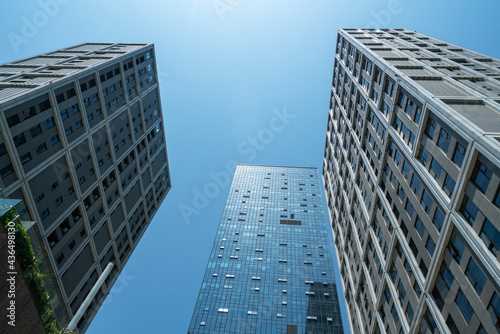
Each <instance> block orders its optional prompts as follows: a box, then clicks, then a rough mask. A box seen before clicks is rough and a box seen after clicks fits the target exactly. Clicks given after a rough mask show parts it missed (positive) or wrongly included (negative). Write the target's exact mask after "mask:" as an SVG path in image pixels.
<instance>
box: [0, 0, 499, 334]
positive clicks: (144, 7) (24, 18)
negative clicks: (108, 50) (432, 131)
mask: <svg viewBox="0 0 500 334" xmlns="http://www.w3.org/2000/svg"><path fill="white" fill-rule="evenodd" d="M1 9H2V14H3V15H2V20H1V21H0V39H1V42H0V45H1V50H2V52H1V53H0V63H4V62H8V61H13V60H16V59H20V58H24V57H28V56H32V55H35V54H39V53H43V52H48V51H52V50H56V49H59V48H64V47H68V46H71V45H75V44H79V43H84V42H151V43H155V48H156V57H157V64H158V70H159V77H160V89H161V102H162V107H163V116H164V122H165V131H166V139H167V147H168V156H169V163H170V172H171V176H172V186H173V187H172V190H171V191H170V193H169V195H168V196H167V198H166V200H165V201H164V203H163V205H162V207H161V208H160V210H159V211H158V213H157V215H156V217H155V218H154V220H153V222H152V224H151V225H150V227H149V229H148V230H147V231H146V233H145V234H144V236H143V238H142V240H141V242H140V244H139V246H138V247H137V249H136V250H135V252H134V253H133V255H132V257H131V258H130V260H129V262H128V264H127V266H126V267H125V272H124V274H123V275H122V277H121V278H120V279H119V280H118V281H117V283H116V284H115V286H114V288H113V290H112V291H111V294H110V296H108V300H107V302H106V303H105V305H104V306H103V307H102V308H101V310H100V312H99V314H98V315H97V316H96V318H95V319H94V321H93V323H92V325H91V327H90V329H89V330H88V333H91V334H97V333H151V332H155V333H156V332H158V333H186V332H187V328H188V325H189V321H190V318H191V314H192V311H193V308H194V305H195V300H196V296H197V294H198V290H199V287H200V284H201V280H202V276H203V273H204V270H205V266H206V262H207V260H208V255H209V252H210V249H211V247H212V243H213V238H214V236H215V233H216V229H217V226H218V222H219V218H220V215H221V213H222V208H223V205H224V201H225V199H226V193H227V190H228V186H227V184H228V183H229V180H226V178H225V177H226V176H227V175H228V174H229V173H228V172H227V171H226V169H227V166H228V164H229V165H230V166H229V167H231V164H232V162H233V161H236V162H241V163H255V164H275V165H297V166H316V167H318V168H320V169H321V165H322V156H323V147H324V142H325V133H326V121H327V113H328V105H329V97H330V85H331V77H332V69H333V60H334V52H335V41H336V38H337V34H336V31H337V29H338V28H341V27H346V28H347V27H351V28H352V27H359V28H363V27H380V28H407V29H411V30H416V31H418V32H420V33H423V34H426V35H430V36H432V37H436V38H439V39H442V40H444V41H446V42H449V43H453V44H457V45H459V46H462V47H466V48H469V49H473V50H476V51H479V52H482V53H485V54H487V55H489V56H493V57H497V58H500V45H499V43H498V42H497V41H498V33H499V32H500V21H499V20H498V13H499V12H500V2H498V1H492V0H490V1H475V2H470V1H440V2H438V1H429V0H420V1H415V0H414V1H410V0H390V1H373V0H371V1H369V0H356V1H350V2H347V1H326V0H316V1H305V0H304V1H302V0H301V1H299V0H286V1H285V0H273V1H269V0H267V1H266V0H169V1H160V0H156V1H143V2H137V1H95V0H88V1H85V2H83V1H76V0H64V1H63V0H59V2H57V1H56V0H42V1H40V2H38V1H33V0H23V1H22V2H21V1H17V2H15V3H14V2H9V3H3V4H2V8H1ZM44 10H45V11H46V12H48V13H49V14H50V15H45V16H44V15H43V14H40V12H42V11H44ZM26 22H36V23H37V24H38V27H36V30H32V31H29V32H28V34H26V31H24V33H25V34H24V35H23V26H24V25H26ZM16 35H17V36H16ZM14 38H16V39H15V40H14ZM20 38H21V39H20ZM13 40H14V42H13ZM277 115H281V116H280V117H281V118H279V120H280V121H281V123H279V122H278V121H276V120H275V121H273V119H274V118H276V117H279V116H277ZM283 115H288V116H283ZM273 124H274V126H273ZM276 124H278V125H283V126H279V127H276V126H275V125H276ZM272 129H273V130H272ZM252 147H253V148H252ZM229 172H230V173H232V169H231V168H229ZM214 175H218V178H217V177H216V179H218V182H219V183H216V182H215V181H214ZM214 184H218V185H217V186H215V187H214V186H213V185H214ZM205 191H208V194H209V195H210V196H209V197H210V198H206V200H203V199H202V198H200V196H198V197H197V196H196V194H197V193H204V192H205ZM193 200H195V201H194V202H193ZM183 213H184V214H183Z"/></svg>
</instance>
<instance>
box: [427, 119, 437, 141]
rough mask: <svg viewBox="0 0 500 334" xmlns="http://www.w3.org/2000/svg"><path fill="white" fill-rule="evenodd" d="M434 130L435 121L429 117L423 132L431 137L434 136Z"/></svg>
mask: <svg viewBox="0 0 500 334" xmlns="http://www.w3.org/2000/svg"><path fill="white" fill-rule="evenodd" d="M435 131H436V121H435V120H433V119H432V118H429V120H428V121H427V126H426V128H425V133H426V134H427V135H428V136H429V137H430V138H431V139H432V138H433V137H434V132H435Z"/></svg>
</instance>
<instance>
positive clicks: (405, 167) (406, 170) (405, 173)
mask: <svg viewBox="0 0 500 334" xmlns="http://www.w3.org/2000/svg"><path fill="white" fill-rule="evenodd" d="M410 171H411V168H410V165H408V164H407V163H406V161H405V162H403V168H402V170H401V173H402V174H403V176H404V177H405V179H407V178H408V176H409V175H410Z"/></svg>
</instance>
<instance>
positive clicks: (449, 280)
mask: <svg viewBox="0 0 500 334" xmlns="http://www.w3.org/2000/svg"><path fill="white" fill-rule="evenodd" d="M440 273H441V276H442V277H443V281H444V282H445V283H446V286H447V287H448V290H450V289H451V285H452V284H453V281H454V280H455V276H453V274H452V272H451V270H450V268H449V267H448V266H447V265H446V264H445V263H443V264H442V265H441V269H440Z"/></svg>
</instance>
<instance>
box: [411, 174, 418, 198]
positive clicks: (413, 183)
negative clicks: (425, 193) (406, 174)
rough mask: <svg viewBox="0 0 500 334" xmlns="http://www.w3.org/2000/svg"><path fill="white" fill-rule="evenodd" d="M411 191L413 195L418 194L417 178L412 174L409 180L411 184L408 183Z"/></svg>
mask: <svg viewBox="0 0 500 334" xmlns="http://www.w3.org/2000/svg"><path fill="white" fill-rule="evenodd" d="M410 187H411V190H413V192H414V193H415V195H417V194H418V190H419V189H420V181H419V180H418V177H417V176H416V175H415V174H413V176H412V178H411V183H410Z"/></svg>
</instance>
